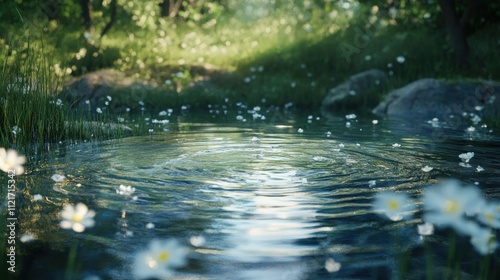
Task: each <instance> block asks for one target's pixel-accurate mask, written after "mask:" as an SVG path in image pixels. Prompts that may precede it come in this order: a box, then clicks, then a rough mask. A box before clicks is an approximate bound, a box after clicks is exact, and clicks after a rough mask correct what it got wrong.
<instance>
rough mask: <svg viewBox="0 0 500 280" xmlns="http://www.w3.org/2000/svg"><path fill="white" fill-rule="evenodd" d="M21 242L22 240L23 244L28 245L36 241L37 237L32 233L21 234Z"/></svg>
mask: <svg viewBox="0 0 500 280" xmlns="http://www.w3.org/2000/svg"><path fill="white" fill-rule="evenodd" d="M19 240H21V242H23V243H27V242H31V241H33V240H35V236H34V235H33V234H31V233H23V234H21V237H20V238H19Z"/></svg>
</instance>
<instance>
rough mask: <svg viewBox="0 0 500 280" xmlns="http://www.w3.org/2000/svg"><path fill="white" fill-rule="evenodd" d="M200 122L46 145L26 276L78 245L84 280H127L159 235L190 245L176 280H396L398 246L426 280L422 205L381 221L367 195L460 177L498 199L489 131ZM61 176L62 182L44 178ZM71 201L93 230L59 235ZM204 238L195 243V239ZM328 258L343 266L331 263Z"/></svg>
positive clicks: (22, 191) (33, 177)
mask: <svg viewBox="0 0 500 280" xmlns="http://www.w3.org/2000/svg"><path fill="white" fill-rule="evenodd" d="M199 119H204V121H201V120H199ZM199 119H195V118H192V119H188V120H187V121H185V120H183V119H179V120H177V121H172V122H170V123H169V124H168V125H165V126H164V128H168V129H165V130H166V131H164V130H163V129H161V128H159V127H158V128H156V127H155V129H154V133H152V134H151V135H146V136H139V137H129V138H123V139H118V140H111V141H103V142H87V143H77V144H75V143H72V144H66V143H63V144H58V145H53V146H52V147H51V151H50V152H48V153H45V154H44V155H43V156H40V157H39V158H36V159H33V161H31V162H30V163H28V164H27V165H25V167H26V170H27V172H26V174H25V175H23V176H22V177H19V178H18V181H19V183H18V185H19V191H18V192H19V193H18V201H19V208H18V209H19V213H20V214H19V223H20V229H19V230H20V232H19V233H20V234H21V233H30V234H32V235H33V236H34V238H35V240H33V241H31V242H26V243H20V245H19V246H18V248H19V254H21V255H22V258H21V260H22V261H21V262H20V268H21V269H22V270H21V271H22V279H63V278H64V277H63V276H64V274H65V270H66V267H67V264H66V263H67V259H68V253H69V250H70V248H72V247H75V246H76V248H77V249H78V250H77V263H79V265H80V272H81V273H80V275H81V277H79V278H78V279H134V277H133V276H132V275H133V274H132V271H133V269H134V267H133V265H132V262H133V257H134V255H135V253H136V252H137V251H139V250H141V249H142V248H144V247H146V246H147V244H148V243H149V241H150V240H153V239H155V238H160V239H168V238H175V239H177V240H178V241H179V242H180V243H181V244H183V245H184V246H186V247H188V248H189V254H188V258H187V265H186V266H185V267H183V268H180V269H178V270H177V271H176V272H175V275H174V276H173V277H172V279H397V278H398V271H400V265H401V262H400V260H401V258H400V255H398V254H399V253H398V252H397V250H396V249H395V248H397V247H401V248H405V252H408V254H407V255H410V256H411V261H409V262H408V264H407V270H408V271H409V272H408V275H409V276H408V278H407V279H422V278H425V277H424V276H423V274H422V273H424V271H425V256H424V251H425V248H426V247H425V246H424V245H425V244H424V242H423V241H422V240H421V239H420V237H419V235H418V232H417V230H416V226H417V224H420V223H421V211H420V210H418V211H417V212H416V213H415V214H414V216H413V218H412V219H409V220H403V221H398V222H392V221H389V220H388V219H385V218H383V217H381V216H379V215H377V214H375V213H374V212H373V210H372V208H371V207H372V202H373V198H374V195H375V194H376V193H378V192H382V191H388V190H392V191H397V192H405V193H407V194H409V195H410V196H411V197H412V198H413V199H415V202H417V203H418V201H419V199H420V197H421V195H422V192H423V190H424V189H425V188H426V187H428V186H430V185H432V184H435V183H436V182H437V181H438V179H440V178H457V179H459V180H461V181H462V182H464V183H467V184H472V185H474V184H477V186H479V188H480V189H481V190H482V191H483V193H484V194H485V196H487V197H488V198H490V199H499V198H500V184H499V183H498V182H499V178H500V169H499V167H500V150H499V149H498V148H499V147H500V141H499V139H498V138H496V137H494V136H492V135H490V134H488V135H484V134H483V135H479V134H478V135H468V134H462V133H457V134H455V135H453V134H450V135H449V137H447V139H445V140H444V141H442V140H440V141H435V140H433V138H432V137H431V136H429V135H428V134H427V135H426V134H425V133H420V132H419V133H415V131H414V130H413V131H412V129H408V128H404V127H402V126H399V125H398V124H397V123H392V122H389V121H386V120H383V119H380V120H379V122H378V123H377V124H374V123H372V119H371V118H366V119H363V118H361V119H357V118H355V119H351V120H349V122H350V125H346V120H345V119H342V118H341V119H339V120H330V121H326V120H323V119H321V118H318V119H317V118H316V116H311V117H307V116H298V117H296V120H295V121H293V122H285V121H282V120H280V121H276V120H272V119H271V118H269V119H268V120H263V121H253V120H249V121H246V122H243V121H241V120H236V119H234V121H233V120H229V121H227V120H226V121H220V120H217V119H215V121H212V120H211V119H210V118H209V117H201V118H199ZM299 129H301V131H299ZM465 152H474V153H475V156H474V158H472V159H471V161H470V164H471V167H469V168H465V167H462V166H459V163H460V159H459V157H458V155H459V154H461V153H465ZM426 165H428V166H431V167H433V168H434V169H433V170H432V171H430V172H424V171H422V168H423V167H424V166H426ZM478 165H480V166H481V167H483V168H484V171H482V172H478V171H477V170H476V168H477V166H478ZM56 173H58V174H63V175H65V176H66V180H64V181H62V182H60V183H56V182H54V181H53V180H51V176H52V175H53V174H56ZM120 185H131V186H132V187H135V189H136V191H135V193H134V195H136V196H137V199H136V200H132V199H130V198H125V197H122V196H120V195H118V194H117V192H116V189H117V188H118V187H119V186H120ZM36 194H40V195H42V197H43V199H41V200H34V199H33V197H34V195H36ZM78 202H83V203H85V204H86V205H88V207H89V208H90V209H93V210H95V211H96V216H95V221H96V223H95V225H94V226H93V227H91V228H88V229H86V230H85V231H84V232H83V233H76V232H73V231H71V230H66V229H62V228H60V226H59V221H60V218H59V213H60V211H61V209H62V207H63V206H64V205H65V204H67V203H72V204H76V203H78ZM148 224H149V226H148ZM151 224H152V225H154V228H152V226H151ZM200 236H201V237H202V238H203V239H204V242H203V243H202V244H194V245H197V246H194V245H193V244H192V243H193V242H191V243H190V239H191V238H192V237H200ZM445 237H446V236H444V235H439V234H437V235H435V236H433V237H432V238H430V239H429V240H428V241H427V243H426V244H427V245H428V246H429V245H430V246H431V247H432V248H434V249H435V250H436V251H435V253H434V255H433V257H434V263H435V266H436V267H442V266H445V265H446V254H445V252H446V250H447V246H446V245H445V242H446V239H445ZM443 256H444V257H443ZM330 258H331V259H334V260H335V261H336V262H338V263H340V264H341V268H340V269H339V270H338V271H336V272H328V271H327V270H326V269H325V262H326V261H327V260H328V259H330ZM398 259H399V261H398ZM92 277H94V278H92ZM95 277H98V278H95Z"/></svg>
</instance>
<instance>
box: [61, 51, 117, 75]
mask: <svg viewBox="0 0 500 280" xmlns="http://www.w3.org/2000/svg"><path fill="white" fill-rule="evenodd" d="M118 59H120V50H119V49H118V48H115V47H104V48H102V47H100V46H95V45H87V46H86V47H83V48H80V50H79V51H78V52H77V53H76V54H75V56H74V57H73V59H71V60H70V61H69V65H71V67H72V68H73V69H74V71H72V74H73V75H75V76H78V75H81V74H85V73H87V72H92V71H96V70H99V69H104V68H110V67H113V65H114V63H115V62H116V61H117V60H118Z"/></svg>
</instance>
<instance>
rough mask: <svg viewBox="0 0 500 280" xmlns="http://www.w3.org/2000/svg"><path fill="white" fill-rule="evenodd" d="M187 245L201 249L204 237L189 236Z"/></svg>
mask: <svg viewBox="0 0 500 280" xmlns="http://www.w3.org/2000/svg"><path fill="white" fill-rule="evenodd" d="M189 243H191V245H193V246H194V247H201V246H203V244H205V237H203V236H201V235H198V236H191V238H189Z"/></svg>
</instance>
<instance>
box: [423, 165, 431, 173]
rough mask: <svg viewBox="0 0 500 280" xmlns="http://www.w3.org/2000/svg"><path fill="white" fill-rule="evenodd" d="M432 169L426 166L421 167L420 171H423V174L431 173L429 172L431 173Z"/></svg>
mask: <svg viewBox="0 0 500 280" xmlns="http://www.w3.org/2000/svg"><path fill="white" fill-rule="evenodd" d="M432 169H434V168H433V167H430V166H428V165H426V166H424V167H422V171H424V172H431V171H432Z"/></svg>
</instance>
